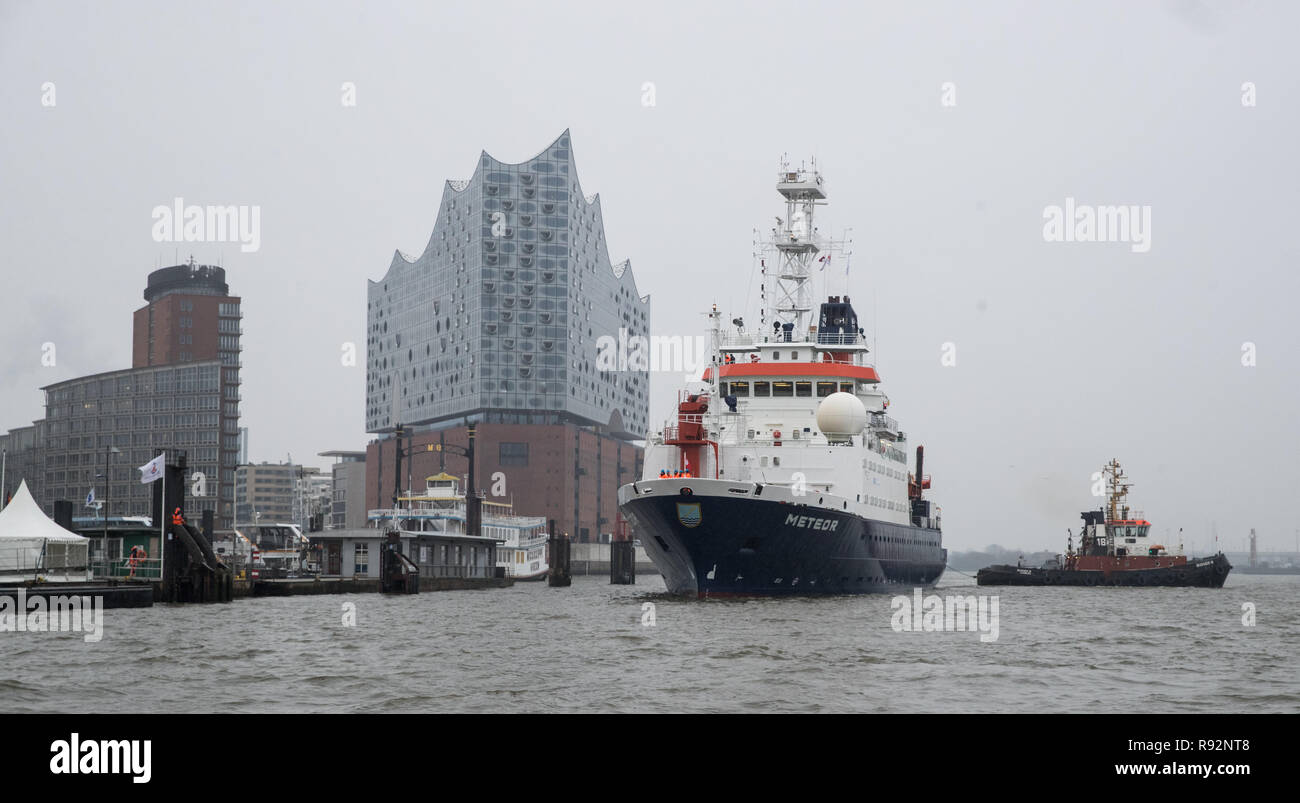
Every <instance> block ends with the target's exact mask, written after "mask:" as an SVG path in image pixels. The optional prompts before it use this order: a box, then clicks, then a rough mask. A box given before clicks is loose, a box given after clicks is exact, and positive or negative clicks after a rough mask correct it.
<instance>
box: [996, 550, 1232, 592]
mask: <svg viewBox="0 0 1300 803" xmlns="http://www.w3.org/2000/svg"><path fill="white" fill-rule="evenodd" d="M1231 570H1232V564H1231V563H1229V562H1228V559H1227V557H1226V556H1224V554H1223V553H1222V552H1220V553H1219V554H1217V555H1215V556H1214V557H1213V558H1198V559H1191V560H1188V561H1187V562H1186V563H1183V564H1178V565H1175V566H1162V567H1159V568H1151V569H1121V568H1115V569H1094V570H1079V569H1031V568H1028V567H1024V566H1006V565H1001V566H989V567H987V568H984V569H980V570H979V572H978V573H977V574H976V575H975V582H976V583H978V584H979V585H982V586H1054V585H1058V586H1129V587H1147V586H1175V587H1178V586H1181V587H1200V588H1222V587H1223V583H1224V581H1225V580H1227V579H1228V572H1230V571H1231Z"/></svg>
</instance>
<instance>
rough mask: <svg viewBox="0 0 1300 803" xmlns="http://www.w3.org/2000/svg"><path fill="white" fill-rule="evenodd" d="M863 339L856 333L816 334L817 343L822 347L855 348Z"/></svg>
mask: <svg viewBox="0 0 1300 803" xmlns="http://www.w3.org/2000/svg"><path fill="white" fill-rule="evenodd" d="M864 339H865V338H863V337H862V335H860V334H858V333H857V332H818V333H817V343H818V344H819V345H824V346H856V345H858V344H859V343H862V342H863V341H864Z"/></svg>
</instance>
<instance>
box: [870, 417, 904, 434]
mask: <svg viewBox="0 0 1300 803" xmlns="http://www.w3.org/2000/svg"><path fill="white" fill-rule="evenodd" d="M871 427H872V429H882V430H884V431H886V432H897V431H898V422H897V421H895V420H894V419H893V418H891V417H890V416H887V415H885V414H884V413H872V414H871Z"/></svg>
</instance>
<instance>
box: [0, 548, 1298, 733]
mask: <svg viewBox="0 0 1300 803" xmlns="http://www.w3.org/2000/svg"><path fill="white" fill-rule="evenodd" d="M927 593H933V594H938V595H941V596H944V595H970V594H974V595H996V597H997V598H998V614H999V616H998V634H997V636H998V637H997V640H996V641H981V639H980V634H979V633H977V632H896V631H895V629H894V627H893V626H892V625H891V621H892V620H893V618H894V612H895V608H894V606H893V599H892V598H891V596H889V595H870V596H844V597H829V598H815V597H810V598H784V599H781V598H752V599H727V600H696V599H684V598H678V597H671V596H668V595H666V594H664V586H663V583H662V580H661V579H660V578H659V577H658V576H657V575H654V576H651V577H645V576H642V577H640V578H638V582H637V585H634V586H613V585H610V584H609V583H608V582H607V580H606V579H605V578H601V577H575V578H574V582H573V585H572V586H571V587H569V588H548V587H547V586H546V585H545V583H519V584H516V585H515V586H513V587H511V588H507V589H493V590H483V591H444V592H438V593H424V594H419V595H416V596H381V595H378V594H357V595H337V596H312V597H288V598H262V599H245V600H238V601H235V602H233V603H229V604H225V605H188V606H181V605H159V606H155V607H153V608H148V609H128V610H110V611H105V612H104V617H105V623H104V634H103V638H102V640H101V641H99V642H98V643H87V642H86V641H85V640H84V639H83V637H82V635H81V634H79V633H30V632H0V712H4V713H19V712H69V713H116V712H142V713H153V712H165V713H189V712H230V713H292V712H343V713H347V712H439V713H441V712H750V711H753V712H898V713H911V712H1099V713H1100V712H1189V713H1193V712H1194V713H1214V712H1297V711H1300V671H1298V666H1300V664H1298V662H1297V658H1300V577H1296V576H1248V575H1230V576H1229V578H1228V582H1227V584H1226V585H1225V587H1224V588H1222V589H1200V588H1187V589H1180V588H1132V589H1129V588H1062V587H1050V588H1014V587H985V588H980V587H977V586H975V585H974V581H973V580H972V579H971V578H969V577H968V576H964V575H961V574H957V573H955V572H948V573H947V574H946V575H945V576H944V577H943V579H942V580H941V581H940V583H939V585H938V586H937V587H936V588H935V589H933V590H932V591H929V592H927ZM348 603H350V604H352V605H354V606H355V610H354V611H353V613H354V615H355V624H354V625H353V626H349V625H347V624H345V615H346V614H347V613H348V611H347V610H346V609H345V604H348ZM646 603H650V605H652V606H653V607H652V608H650V607H647V606H646ZM1248 606H1253V612H1254V624H1246V623H1244V622H1243V618H1244V617H1246V616H1247V610H1248ZM651 612H653V618H652V617H651V616H649V614H650V613H651Z"/></svg>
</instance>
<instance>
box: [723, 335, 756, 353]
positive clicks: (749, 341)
mask: <svg viewBox="0 0 1300 803" xmlns="http://www.w3.org/2000/svg"><path fill="white" fill-rule="evenodd" d="M719 347H720V348H724V349H730V350H736V349H753V348H754V347H755V343H754V336H753V335H750V334H745V333H743V332H742V333H739V334H734V335H723V337H722V338H721V339H720V343H719Z"/></svg>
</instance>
